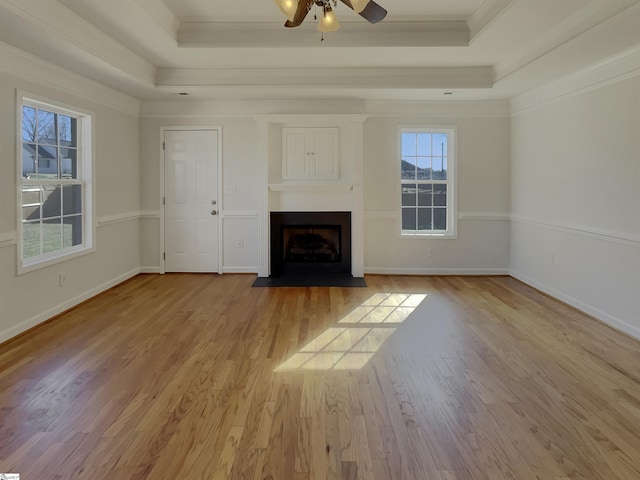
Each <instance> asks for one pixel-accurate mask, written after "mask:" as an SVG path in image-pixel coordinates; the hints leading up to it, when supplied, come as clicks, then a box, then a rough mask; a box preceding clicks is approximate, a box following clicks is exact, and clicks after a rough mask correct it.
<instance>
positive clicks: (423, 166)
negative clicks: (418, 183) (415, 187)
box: [417, 157, 431, 180]
mask: <svg viewBox="0 0 640 480" xmlns="http://www.w3.org/2000/svg"><path fill="white" fill-rule="evenodd" d="M417 161H418V180H431V158H428V157H427V158H425V157H418V159H417Z"/></svg>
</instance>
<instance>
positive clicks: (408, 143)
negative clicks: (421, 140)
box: [402, 133, 417, 157]
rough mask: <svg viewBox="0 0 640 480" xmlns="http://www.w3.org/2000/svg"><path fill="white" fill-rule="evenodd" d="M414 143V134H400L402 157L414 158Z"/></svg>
mask: <svg viewBox="0 0 640 480" xmlns="http://www.w3.org/2000/svg"><path fill="white" fill-rule="evenodd" d="M416 141H417V140H416V134H415V133H403V134H402V156H406V155H411V156H414V157H415V156H416Z"/></svg>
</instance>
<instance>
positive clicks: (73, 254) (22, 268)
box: [17, 247, 96, 275]
mask: <svg viewBox="0 0 640 480" xmlns="http://www.w3.org/2000/svg"><path fill="white" fill-rule="evenodd" d="M95 251H96V248H95V247H82V248H78V249H74V250H72V251H68V252H65V253H59V254H57V255H52V256H50V257H45V258H43V259H41V260H35V261H33V262H29V261H27V262H26V263H25V262H24V261H20V260H18V271H17V273H18V275H23V274H25V273H30V272H33V271H36V270H40V269H42V268H47V267H50V266H52V265H57V264H59V263H63V262H66V261H68V260H72V259H74V258H78V257H83V256H85V255H88V254H91V253H94V252H95Z"/></svg>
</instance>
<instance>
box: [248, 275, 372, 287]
mask: <svg viewBox="0 0 640 480" xmlns="http://www.w3.org/2000/svg"><path fill="white" fill-rule="evenodd" d="M252 286H253V287H366V286H367V284H366V282H365V281H364V278H361V277H352V276H351V275H282V276H281V277H274V278H272V277H258V278H256V281H255V282H253V285H252Z"/></svg>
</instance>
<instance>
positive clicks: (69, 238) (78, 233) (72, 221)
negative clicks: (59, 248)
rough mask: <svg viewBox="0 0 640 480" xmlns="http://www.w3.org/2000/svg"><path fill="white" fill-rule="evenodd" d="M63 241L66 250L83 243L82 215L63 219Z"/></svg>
mask: <svg viewBox="0 0 640 480" xmlns="http://www.w3.org/2000/svg"><path fill="white" fill-rule="evenodd" d="M62 239H63V246H64V248H69V247H73V246H75V245H80V244H81V243H82V215H74V216H72V217H64V218H63V219H62Z"/></svg>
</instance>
